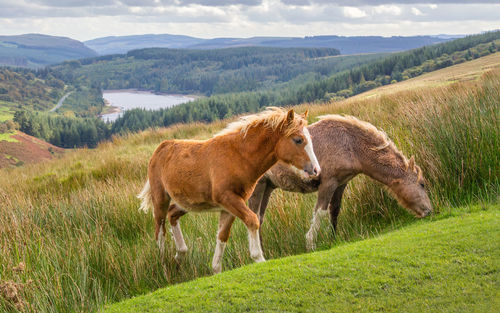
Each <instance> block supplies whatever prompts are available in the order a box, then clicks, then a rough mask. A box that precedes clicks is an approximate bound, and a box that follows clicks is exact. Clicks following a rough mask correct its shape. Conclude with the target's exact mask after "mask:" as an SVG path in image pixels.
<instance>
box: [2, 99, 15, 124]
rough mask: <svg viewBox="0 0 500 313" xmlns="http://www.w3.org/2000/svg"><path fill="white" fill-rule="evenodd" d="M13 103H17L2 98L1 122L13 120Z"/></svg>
mask: <svg viewBox="0 0 500 313" xmlns="http://www.w3.org/2000/svg"><path fill="white" fill-rule="evenodd" d="M13 105H15V103H13V102H6V101H2V100H0V122H5V121H8V120H11V119H12V118H13V117H14V113H13V112H12V110H11V107H12V106H13Z"/></svg>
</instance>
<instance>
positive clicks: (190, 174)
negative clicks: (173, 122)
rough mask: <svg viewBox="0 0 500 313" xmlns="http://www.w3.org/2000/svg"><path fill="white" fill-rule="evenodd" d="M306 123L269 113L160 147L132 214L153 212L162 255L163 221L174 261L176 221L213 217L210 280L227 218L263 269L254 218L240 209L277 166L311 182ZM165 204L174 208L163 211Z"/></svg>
mask: <svg viewBox="0 0 500 313" xmlns="http://www.w3.org/2000/svg"><path fill="white" fill-rule="evenodd" d="M306 115H307V112H306V113H304V115H296V114H294V112H293V110H290V111H288V112H286V111H283V110H282V109H280V108H275V107H272V108H267V110H265V111H263V112H261V113H258V114H254V115H249V116H246V117H243V118H241V120H240V121H238V122H234V123H232V124H230V125H228V127H227V128H226V129H224V130H223V131H221V132H220V133H218V134H217V135H215V136H214V137H213V138H211V139H208V140H204V141H199V140H166V141H163V142H162V143H161V144H160V145H159V146H158V148H156V150H155V152H154V153H153V156H152V157H151V160H150V161H149V167H148V181H147V182H146V185H145V186H144V189H143V190H142V192H141V193H140V195H139V198H141V199H142V205H141V207H140V210H143V211H145V212H147V211H148V209H149V207H150V206H151V205H152V206H153V208H154V211H153V215H154V219H155V222H156V230H155V238H156V241H157V243H158V246H159V248H160V252H161V253H162V255H163V252H164V245H165V220H166V219H167V218H168V220H169V222H170V225H171V231H172V235H173V239H174V242H175V246H176V250H177V253H176V256H175V258H176V260H178V261H179V260H180V259H181V258H182V257H183V256H184V255H185V253H186V252H187V246H186V244H185V242H184V238H183V236H182V232H181V228H180V225H179V218H180V217H181V216H183V215H184V214H186V213H188V212H211V211H220V220H219V231H218V234H217V244H216V248H215V254H214V257H213V261H212V268H213V270H214V272H215V273H218V272H220V271H221V268H222V266H221V264H222V262H221V261H222V255H223V253H224V248H225V245H226V242H227V240H228V238H229V233H230V229H231V225H232V224H233V221H234V219H235V217H238V218H239V219H241V220H242V221H243V223H244V224H245V226H246V227H247V229H248V240H249V249H250V256H251V258H252V259H253V260H254V261H255V262H262V261H265V259H264V256H263V253H262V248H261V244H260V238H259V232H258V230H259V227H260V222H259V218H258V217H257V215H256V214H255V213H254V212H252V210H250V209H249V208H248V207H247V205H246V204H245V201H246V200H248V198H249V197H250V195H251V194H252V192H253V190H254V188H255V185H256V183H257V181H258V180H259V178H260V177H261V176H262V175H263V174H264V173H265V172H266V171H267V170H268V169H269V168H271V167H272V166H273V165H274V164H275V163H276V162H277V161H278V160H279V161H282V162H284V163H286V164H290V165H292V166H295V167H296V168H298V169H301V170H303V171H304V172H305V173H306V175H307V176H317V175H319V173H320V166H319V164H318V160H317V159H316V156H315V155H314V150H313V146H312V141H311V137H310V135H309V132H308V130H307V128H306V126H307V120H306V119H305V117H306ZM171 201H173V202H174V203H175V204H172V205H170V202H171Z"/></svg>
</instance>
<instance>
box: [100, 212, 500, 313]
mask: <svg viewBox="0 0 500 313" xmlns="http://www.w3.org/2000/svg"><path fill="white" fill-rule="evenodd" d="M499 209H500V206H498V205H496V206H492V207H490V208H488V209H487V208H486V207H484V208H474V209H473V210H472V212H471V211H469V210H471V209H470V208H467V209H466V210H467V213H464V214H461V215H459V216H456V217H451V218H447V219H443V220H440V221H435V222H429V223H418V224H417V225H413V226H410V227H406V228H404V229H401V230H398V231H394V232H392V233H389V234H386V235H383V236H380V237H376V238H373V239H368V240H364V241H360V242H355V243H350V244H345V245H342V246H338V247H335V248H332V249H330V250H327V251H321V252H316V253H309V254H304V255H300V256H293V257H288V258H283V259H279V260H272V261H269V262H266V263H261V264H253V265H250V266H246V267H243V268H240V269H236V270H233V271H228V272H225V273H222V274H219V275H215V276H212V277H207V278H201V279H198V280H195V281H191V282H188V283H184V284H179V285H175V286H172V287H168V288H164V289H160V290H158V291H155V292H153V293H151V294H148V295H145V296H140V297H137V298H134V299H131V300H127V301H124V302H122V303H118V304H115V305H112V306H109V307H108V308H107V309H105V310H104V311H105V312H110V313H111V312H120V313H124V312H243V311H245V312H246V311H249V312H257V311H258V312H374V311H383V312H487V311H491V310H494V308H495V307H497V308H498V304H499V303H498V298H497V297H498V293H499V292H500V288H499V286H498V279H499V278H500V277H499V270H500V267H499V264H500V254H499V253H500V241H499V240H498V239H499V238H500V210H499Z"/></svg>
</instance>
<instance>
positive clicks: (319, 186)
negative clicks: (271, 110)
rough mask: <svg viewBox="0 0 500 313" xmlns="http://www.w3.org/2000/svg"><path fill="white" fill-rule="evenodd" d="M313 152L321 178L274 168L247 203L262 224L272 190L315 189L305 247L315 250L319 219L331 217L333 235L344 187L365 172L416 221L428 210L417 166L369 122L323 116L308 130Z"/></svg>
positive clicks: (267, 173)
mask: <svg viewBox="0 0 500 313" xmlns="http://www.w3.org/2000/svg"><path fill="white" fill-rule="evenodd" d="M308 129H309V132H310V134H311V137H312V141H313V145H314V152H315V154H316V156H317V158H318V161H319V164H320V166H321V175H320V177H319V179H309V178H305V177H304V176H303V175H302V174H301V173H300V171H298V170H296V169H294V168H293V167H290V166H288V165H285V164H281V163H278V164H276V165H275V166H273V167H272V168H271V169H270V170H269V171H267V172H266V174H264V176H263V177H262V178H261V179H260V180H259V182H258V184H257V186H256V188H255V190H254V193H253V194H252V196H251V197H250V199H249V207H250V209H252V210H253V211H254V212H256V213H257V214H258V215H259V217H260V222H261V223H262V222H263V220H264V214H265V210H266V207H267V203H268V200H269V197H270V195H271V193H272V191H273V190H274V189H276V188H281V189H283V190H286V191H293V192H301V193H310V192H315V191H318V200H317V203H316V206H315V211H314V214H313V219H312V222H311V228H310V230H309V231H308V233H307V235H306V239H307V242H308V248H310V249H314V241H315V238H316V233H317V231H318V229H319V221H320V219H319V218H320V217H321V216H322V215H326V214H328V212H329V213H330V221H331V224H332V226H333V229H334V231H335V230H336V227H337V217H338V215H339V212H340V205H341V200H342V195H343V192H344V189H345V187H346V185H347V183H348V182H349V181H350V180H351V179H352V178H354V177H355V176H356V175H358V174H360V173H362V174H365V175H367V176H369V177H371V178H373V179H375V180H377V181H379V182H381V183H382V184H384V185H386V186H388V187H389V189H390V190H391V191H392V192H393V193H394V194H395V196H396V198H397V199H398V200H399V202H400V204H401V205H403V206H404V207H405V208H407V209H408V210H409V211H410V212H412V213H413V214H415V215H416V216H418V217H424V216H426V215H427V214H429V213H430V212H431V210H432V208H431V204H430V200H429V198H428V196H427V194H426V192H425V189H424V181H423V177H422V172H421V170H420V167H418V166H417V165H415V161H414V158H413V157H412V158H411V159H410V160H407V159H406V157H405V156H404V155H403V154H402V153H401V152H400V151H399V150H398V149H397V148H396V146H395V145H394V144H393V142H392V141H391V140H389V139H388V138H387V136H386V134H385V133H384V132H382V131H380V130H378V129H377V128H376V127H375V126H373V125H372V124H370V123H368V122H364V121H360V120H358V119H357V118H355V117H352V116H340V115H326V116H322V117H320V121H318V122H316V123H314V124H312V125H310V126H309V127H308Z"/></svg>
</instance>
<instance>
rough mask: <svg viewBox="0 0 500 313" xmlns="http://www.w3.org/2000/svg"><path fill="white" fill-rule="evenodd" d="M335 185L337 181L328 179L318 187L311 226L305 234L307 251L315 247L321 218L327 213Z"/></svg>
mask: <svg viewBox="0 0 500 313" xmlns="http://www.w3.org/2000/svg"><path fill="white" fill-rule="evenodd" d="M337 185H338V184H337V181H335V180H330V181H325V182H323V181H322V182H321V184H320V185H319V187H318V200H317V201H316V206H315V207H314V213H313V218H312V220H311V227H310V228H309V231H308V232H307V234H306V247H307V250H309V251H311V250H314V249H316V237H317V235H318V230H319V227H320V225H321V218H322V217H323V216H326V215H328V211H327V210H328V205H329V204H330V200H331V199H332V196H333V193H334V191H335V189H336V188H337Z"/></svg>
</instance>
